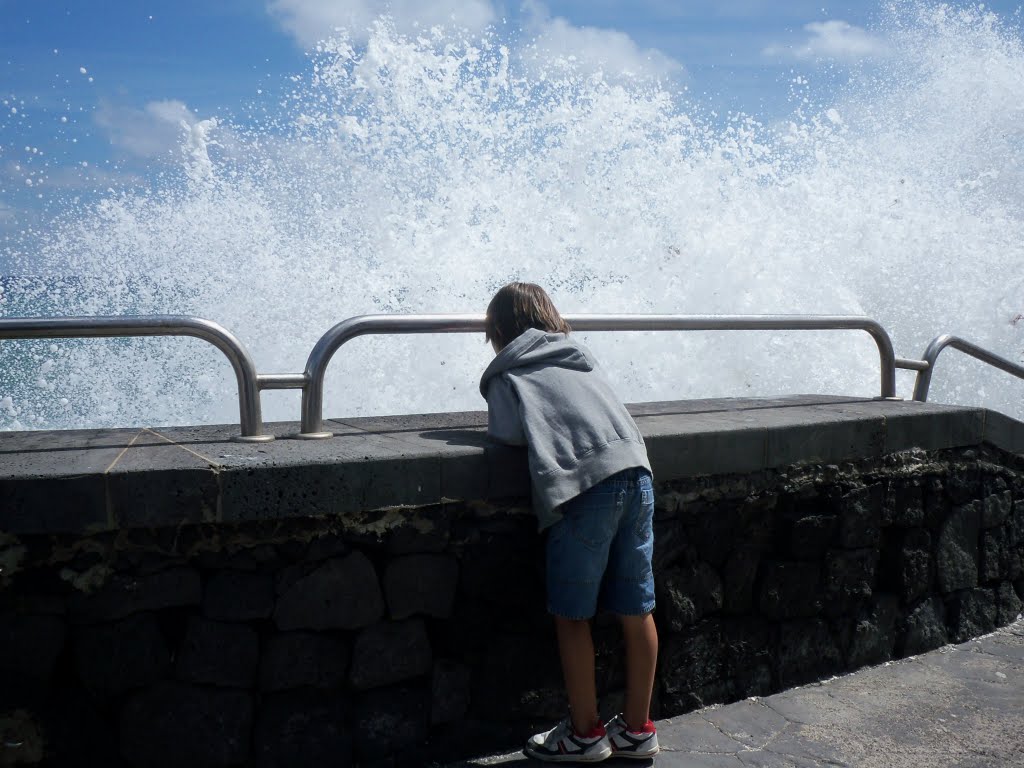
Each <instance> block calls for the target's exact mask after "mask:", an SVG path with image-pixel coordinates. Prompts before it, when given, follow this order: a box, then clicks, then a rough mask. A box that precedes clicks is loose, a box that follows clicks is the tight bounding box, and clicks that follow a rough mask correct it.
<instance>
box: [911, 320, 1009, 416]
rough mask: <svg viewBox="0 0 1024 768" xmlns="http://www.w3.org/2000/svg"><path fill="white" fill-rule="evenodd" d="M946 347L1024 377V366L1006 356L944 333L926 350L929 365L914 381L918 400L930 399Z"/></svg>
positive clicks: (925, 361) (915, 397) (915, 396)
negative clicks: (930, 388) (937, 361)
mask: <svg viewBox="0 0 1024 768" xmlns="http://www.w3.org/2000/svg"><path fill="white" fill-rule="evenodd" d="M946 347H952V348H953V349H957V350H959V351H961V352H963V353H964V354H965V355H969V356H971V357H973V358H975V359H977V360H981V361H982V362H983V363H988V364H989V365H991V366H994V367H996V368H998V369H999V370H1001V371H1006V372H1007V373H1009V374H1012V375H1013V376H1016V377H1017V378H1019V379H1024V366H1020V365H1017V364H1016V363H1014V362H1011V361H1010V360H1007V359H1006V358H1005V357H1001V356H1000V355H997V354H996V353H995V352H989V351H988V350H987V349H984V348H983V347H979V346H978V345H977V344H974V343H972V342H970V341H967V340H966V339H961V338H960V337H959V336H953V335H952V334H948V333H947V334H943V335H942V336H936V337H935V338H934V339H932V341H931V343H930V344H929V345H928V347H927V349H925V351H924V355H923V357H924V360H923V361H922V362H924V363H925V364H926V366H927V367H925V368H924V369H923V370H921V371H919V373H918V374H917V381H916V382H915V383H914V399H915V400H917V401H918V402H921V403H923V402H925V401H926V400H927V399H928V389H929V387H931V383H932V373H934V371H935V360H936V358H938V356H939V354H940V353H941V352H942V350H944V349H945V348H946Z"/></svg>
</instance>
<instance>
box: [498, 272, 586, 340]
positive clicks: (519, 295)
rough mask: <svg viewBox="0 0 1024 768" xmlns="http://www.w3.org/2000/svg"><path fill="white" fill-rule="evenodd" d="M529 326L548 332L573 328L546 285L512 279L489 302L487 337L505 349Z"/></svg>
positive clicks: (561, 331) (567, 331)
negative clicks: (560, 311)
mask: <svg viewBox="0 0 1024 768" xmlns="http://www.w3.org/2000/svg"><path fill="white" fill-rule="evenodd" d="M527 328H536V329H537V330H540V331H547V332H549V333H569V331H570V328H569V324H568V323H567V322H565V320H563V319H562V316H561V315H560V314H558V310H557V309H555V305H554V304H553V303H552V301H551V298H550V297H549V296H548V295H547V293H545V292H544V289H543V288H541V287H540V286H539V285H534V284H533V283H509V284H508V285H506V286H505V287H504V288H502V289H501V290H499V291H498V292H497V293H496V294H494V298H493V299H491V303H490V304H488V305H487V321H486V323H485V325H484V333H485V334H486V338H487V341H494V342H496V343H497V346H498V348H499V349H503V348H504V347H506V346H507V345H508V344H509V343H510V342H511V341H512V340H513V339H515V338H516V337H518V336H519V334H521V333H522V332H523V331H525V330H526V329H527Z"/></svg>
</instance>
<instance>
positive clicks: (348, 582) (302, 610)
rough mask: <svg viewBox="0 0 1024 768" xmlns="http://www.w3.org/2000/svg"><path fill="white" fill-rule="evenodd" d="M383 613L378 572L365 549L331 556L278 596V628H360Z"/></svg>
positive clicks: (276, 609)
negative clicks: (345, 555)
mask: <svg viewBox="0 0 1024 768" xmlns="http://www.w3.org/2000/svg"><path fill="white" fill-rule="evenodd" d="M383 614H384V598H383V596H382V595H381V591H380V584H379V583H378V581H377V572H376V571H375V570H374V567H373V563H371V562H370V560H369V558H367V557H366V555H364V554H363V553H362V552H353V553H352V554H351V555H348V556H347V557H345V558H342V559H338V560H328V561H327V562H326V563H324V564H323V565H321V566H320V567H318V568H317V569H316V570H314V571H313V572H312V573H310V574H308V575H306V576H304V577H302V578H299V579H297V580H296V581H294V582H293V583H292V584H291V585H290V586H288V588H287V589H285V591H284V592H283V593H282V594H281V595H280V596H279V597H278V599H277V607H276V608H275V609H274V621H275V622H276V623H277V626H278V628H279V629H282V630H292V629H359V628H361V627H366V626H369V625H370V624H373V623H374V622H375V621H377V620H378V619H380V617H381V616H382V615H383Z"/></svg>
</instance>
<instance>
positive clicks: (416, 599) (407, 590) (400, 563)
mask: <svg viewBox="0 0 1024 768" xmlns="http://www.w3.org/2000/svg"><path fill="white" fill-rule="evenodd" d="M458 580H459V564H458V562H457V561H456V560H455V558H454V557H451V556H449V555H408V556H406V557H398V558H395V559H394V560H392V561H391V562H390V563H388V566H387V570H386V571H385V572H384V594H385V595H386V596H387V602H388V608H389V611H390V614H391V618H393V619H405V618H408V617H410V616H415V615H417V614H420V615H425V616H433V617H435V618H438V619H447V618H449V617H450V616H451V615H452V605H453V604H454V602H455V588H456V586H457V584H458Z"/></svg>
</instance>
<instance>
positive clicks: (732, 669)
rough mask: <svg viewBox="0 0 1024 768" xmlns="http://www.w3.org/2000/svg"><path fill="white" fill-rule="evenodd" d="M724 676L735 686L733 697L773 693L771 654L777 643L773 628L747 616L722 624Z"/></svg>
mask: <svg viewBox="0 0 1024 768" xmlns="http://www.w3.org/2000/svg"><path fill="white" fill-rule="evenodd" d="M722 642H723V643H724V644H725V663H726V677H727V678H728V679H729V681H731V682H732V683H733V685H734V690H733V695H734V696H735V697H736V698H742V697H747V696H764V695H767V694H769V693H771V692H772V690H773V685H772V667H773V666H774V664H773V662H772V654H773V653H774V651H775V646H776V645H777V642H776V636H775V628H774V627H773V626H771V625H769V624H768V623H767V622H764V621H758V620H756V619H750V618H735V619H730V620H728V621H726V622H723V624H722Z"/></svg>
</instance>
